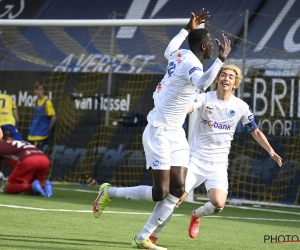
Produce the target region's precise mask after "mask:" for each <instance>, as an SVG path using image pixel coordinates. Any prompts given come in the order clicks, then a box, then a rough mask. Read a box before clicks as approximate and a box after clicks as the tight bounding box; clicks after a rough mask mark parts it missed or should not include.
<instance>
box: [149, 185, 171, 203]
mask: <svg viewBox="0 0 300 250" xmlns="http://www.w3.org/2000/svg"><path fill="white" fill-rule="evenodd" d="M168 194H169V189H167V188H160V189H157V188H153V189H152V197H153V201H162V200H163V199H165V198H166V197H167V196H168Z"/></svg>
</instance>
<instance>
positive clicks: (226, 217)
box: [207, 216, 300, 222]
mask: <svg viewBox="0 0 300 250" xmlns="http://www.w3.org/2000/svg"><path fill="white" fill-rule="evenodd" d="M207 217H210V218H217V219H234V220H259V221H261V220H264V221H282V222H285V221H288V222H300V220H285V219H270V218H250V217H249V218H247V217H233V216H207Z"/></svg>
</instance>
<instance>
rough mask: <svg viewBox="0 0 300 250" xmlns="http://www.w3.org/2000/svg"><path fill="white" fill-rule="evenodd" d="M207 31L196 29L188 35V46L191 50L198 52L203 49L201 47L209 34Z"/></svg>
mask: <svg viewBox="0 0 300 250" xmlns="http://www.w3.org/2000/svg"><path fill="white" fill-rule="evenodd" d="M208 33H209V32H208V30H207V29H202V28H201V29H194V30H192V31H191V32H190V33H189V35H188V44H189V47H190V50H191V51H193V52H196V51H197V50H199V49H200V48H201V45H202V44H203V43H205V42H206V41H205V40H206V39H207V34H208Z"/></svg>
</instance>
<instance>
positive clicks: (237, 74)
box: [213, 65, 243, 90]
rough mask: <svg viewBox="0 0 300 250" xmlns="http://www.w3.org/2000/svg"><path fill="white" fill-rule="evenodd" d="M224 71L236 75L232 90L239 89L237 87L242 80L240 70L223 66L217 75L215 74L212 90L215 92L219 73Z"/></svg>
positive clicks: (232, 66)
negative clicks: (229, 71)
mask: <svg viewBox="0 0 300 250" xmlns="http://www.w3.org/2000/svg"><path fill="white" fill-rule="evenodd" d="M224 70H232V71H234V72H235V73H236V77H235V82H234V89H237V88H238V87H239V85H240V84H241V82H242V79H243V76H242V72H241V70H240V68H239V67H237V66H235V65H224V66H222V67H221V69H220V70H219V72H218V74H217V76H216V78H215V80H214V83H215V84H214V87H213V90H217V88H218V80H219V77H220V75H221V73H222V72H223V71H224Z"/></svg>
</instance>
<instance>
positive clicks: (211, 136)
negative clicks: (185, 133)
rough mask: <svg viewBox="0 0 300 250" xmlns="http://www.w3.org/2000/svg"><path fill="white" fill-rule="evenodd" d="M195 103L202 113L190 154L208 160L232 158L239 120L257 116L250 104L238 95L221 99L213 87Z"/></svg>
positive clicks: (244, 123) (225, 160) (247, 122)
mask: <svg viewBox="0 0 300 250" xmlns="http://www.w3.org/2000/svg"><path fill="white" fill-rule="evenodd" d="M193 106H194V110H196V112H198V117H197V120H196V122H195V127H194V129H193V132H192V136H191V141H190V150H191V151H190V155H193V156H195V157H197V158H200V159H203V160H206V161H213V162H228V154H229V151H230V147H231V141H232V140H233V136H234V133H235V130H236V127H237V125H238V123H239V121H241V122H242V124H243V125H244V126H245V125H246V124H249V123H250V122H251V121H252V120H253V119H254V116H253V113H252V111H251V109H250V108H249V106H248V104H247V103H246V102H244V101H243V100H241V99H239V98H237V97H235V96H234V95H231V98H230V100H229V101H222V100H218V98H217V94H216V91H211V92H208V93H203V94H200V95H199V96H198V98H197V100H195V102H194V104H193Z"/></svg>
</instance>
